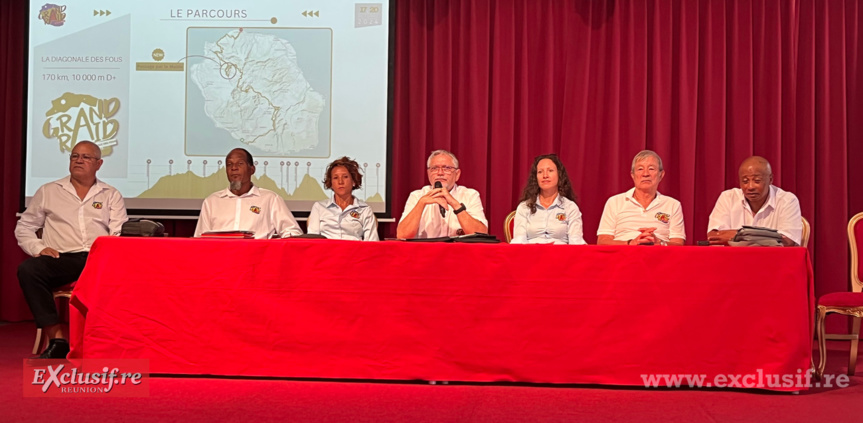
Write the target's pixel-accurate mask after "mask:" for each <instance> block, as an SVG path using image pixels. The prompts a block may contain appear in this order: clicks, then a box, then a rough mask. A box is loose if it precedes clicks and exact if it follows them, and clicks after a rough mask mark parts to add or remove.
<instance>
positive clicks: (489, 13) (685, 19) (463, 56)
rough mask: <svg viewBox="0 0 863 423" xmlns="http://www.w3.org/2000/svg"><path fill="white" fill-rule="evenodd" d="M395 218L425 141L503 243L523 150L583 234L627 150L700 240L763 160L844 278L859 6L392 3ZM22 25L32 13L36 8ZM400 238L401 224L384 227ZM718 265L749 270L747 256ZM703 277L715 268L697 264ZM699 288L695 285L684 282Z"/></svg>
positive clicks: (10, 89) (5, 275)
mask: <svg viewBox="0 0 863 423" xmlns="http://www.w3.org/2000/svg"><path fill="white" fill-rule="evenodd" d="M23 3H24V2H16V1H11V0H0V5H2V7H0V12H2V13H0V34H2V41H0V46H2V47H0V48H2V50H0V87H2V88H0V103H2V105H3V106H2V107H3V108H4V109H3V110H4V112H3V113H2V118H3V126H2V129H0V131H2V132H0V134H2V136H3V151H4V155H3V159H2V160H3V164H4V167H3V169H4V170H3V174H4V176H5V186H6V189H4V190H3V193H2V194H0V201H2V211H3V215H2V225H3V234H4V236H3V239H2V241H0V248H2V253H3V258H2V263H0V264H1V265H2V267H0V271H2V283H0V293H2V298H0V301H2V303H0V319H6V320H18V319H22V318H27V315H28V313H27V310H26V306H24V305H23V302H22V300H21V298H20V293H18V288H17V280H16V278H15V268H16V266H17V264H18V263H19V262H20V261H21V259H22V258H23V254H21V253H20V252H19V250H18V247H17V246H16V244H15V240H14V237H13V235H12V228H13V227H14V223H15V217H14V213H15V212H16V211H17V207H18V196H19V186H20V182H19V180H20V176H19V173H20V166H21V159H20V144H21V142H20V140H21V133H20V131H21V104H22V101H23V100H22V97H21V96H22V86H23V82H22V81H23V72H22V66H21V65H20V62H21V60H22V58H23V48H22V43H23V39H24V28H25V25H24V21H25V20H27V19H29V17H27V16H26V10H25V5H24V4H23ZM396 6H397V7H396V17H395V21H396V31H395V36H396V40H395V44H396V47H395V68H394V93H393V97H394V113H393V119H394V121H393V137H392V141H393V147H392V158H393V166H392V169H391V171H390V178H391V181H392V184H393V189H392V198H390V201H392V203H393V207H392V210H393V216H394V217H396V218H398V217H399V216H400V215H401V212H402V208H403V207H404V202H405V200H406V198H407V195H408V193H409V192H410V191H411V190H413V189H416V188H418V187H420V186H422V185H424V184H426V183H428V181H427V179H426V173H425V170H424V168H425V159H426V158H427V156H428V153H429V152H430V151H431V150H433V149H437V148H445V149H449V150H451V151H453V152H454V153H455V154H456V155H457V156H458V157H459V160H460V162H461V168H462V178H461V181H460V183H462V184H463V185H465V186H469V187H471V188H475V189H477V190H479V192H480V194H481V195H482V199H483V203H484V204H485V207H486V214H487V217H488V218H489V223H490V231H491V232H492V233H493V234H495V235H497V236H498V237H501V238H502V237H503V221H504V217H505V216H506V215H507V213H509V212H510V211H512V210H514V209H515V207H516V205H517V203H518V197H519V195H520V192H521V189H522V187H523V184H524V182H525V181H526V178H527V172H528V170H529V167H530V164H531V162H532V159H533V157H535V156H536V155H539V154H544V153H549V152H556V153H558V154H559V155H560V157H561V159H562V160H563V163H564V164H565V165H566V166H567V170H568V171H569V175H570V177H571V178H572V180H573V186H574V188H575V190H576V193H577V195H578V197H579V205H580V207H581V209H582V212H583V213H584V228H585V239H586V240H587V241H588V242H595V240H596V235H595V234H596V228H597V226H598V223H599V218H600V215H601V213H602V208H603V205H604V204H605V201H606V199H607V198H608V197H609V196H611V195H614V194H617V193H620V192H623V191H625V190H627V189H629V188H630V187H631V186H632V181H631V179H630V177H629V166H630V162H631V159H632V157H633V156H634V155H635V153H637V152H638V151H639V150H641V149H644V148H649V149H653V150H655V151H657V152H658V153H659V154H660V155H661V156H662V158H663V161H664V165H665V169H666V176H665V180H664V181H663V182H662V184H661V185H660V191H661V192H663V193H664V194H667V195H671V196H672V197H675V198H677V199H678V200H680V201H681V202H682V203H683V211H684V216H685V218H686V233H687V242H688V243H694V242H695V241H696V240H700V239H704V238H705V233H706V229H707V228H706V226H707V218H708V215H709V214H710V211H711V210H712V208H713V205H714V203H715V201H716V198H717V197H718V196H719V193H720V192H721V191H722V190H724V189H727V188H730V187H734V186H736V185H737V167H738V165H739V163H740V162H741V161H742V160H743V159H744V158H745V157H747V156H749V155H752V154H758V155H762V156H764V157H766V158H767V159H768V160H770V162H771V163H772V164H773V171H774V175H775V180H774V183H775V184H776V185H778V186H780V187H782V188H783V189H786V190H789V191H792V192H794V193H795V194H797V196H798V197H799V199H800V203H801V206H802V209H803V216H805V217H806V218H807V219H809V221H810V222H811V223H812V228H813V236H812V239H811V241H810V247H809V248H810V249H811V251H812V252H813V264H814V268H815V275H816V276H815V283H816V293H817V294H819V295H821V294H823V293H826V292H832V291H842V290H847V289H848V286H849V282H848V266H849V262H848V253H847V251H848V247H847V241H846V232H845V225H846V224H847V222H848V219H849V218H850V217H851V216H852V215H853V214H855V213H856V212H859V211H863V184H861V182H863V181H861V178H860V176H855V174H854V173H853V172H854V171H853V167H852V163H854V162H855V161H860V160H861V159H863V142H861V141H863V138H862V137H863V63H861V61H863V44H861V38H863V33H861V22H863V1H859V0H846V1H841V0H836V1H818V0H796V1H782V2H776V1H773V0H760V1H718V0H717V1H707V0H705V1H671V0H647V1H643V0H631V1H601V0H580V1H559V0H406V1H399V2H397V5H396ZM31 21H34V20H31ZM384 231H385V234H386V235H388V236H394V235H395V225H388V227H387V228H385V229H384ZM757 265H758V263H741V266H740V268H739V269H722V270H721V271H739V272H745V271H746V267H747V266H757ZM705 271H716V270H714V269H705ZM693 283H697V281H693Z"/></svg>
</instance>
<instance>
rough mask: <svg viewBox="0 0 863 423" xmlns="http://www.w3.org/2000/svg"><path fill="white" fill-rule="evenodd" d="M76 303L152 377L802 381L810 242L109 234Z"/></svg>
mask: <svg viewBox="0 0 863 423" xmlns="http://www.w3.org/2000/svg"><path fill="white" fill-rule="evenodd" d="M73 304H75V306H76V308H77V313H75V312H73V313H72V319H71V334H72V348H73V352H72V356H73V357H83V358H146V359H149V360H150V369H151V371H152V372H153V373H175V374H214V375H249V376H282V377H313V378H359V379H397V380H411V379H421V380H449V381H525V382H551V383H597V384H618V385H639V386H640V385H643V384H644V381H643V379H642V375H644V374H690V373H691V374H703V375H706V377H708V378H713V377H714V376H716V375H720V374H722V375H728V374H731V375H735V374H755V373H757V372H759V371H760V372H761V373H763V374H765V375H770V374H773V375H797V374H799V373H798V371H799V370H802V371H805V370H806V369H808V368H809V363H810V355H811V339H812V335H811V334H812V331H811V327H812V326H811V325H812V316H813V310H814V305H813V304H814V298H813V291H812V274H811V268H810V265H809V258H808V253H807V250H806V249H803V248H718V247H624V246H607V247H606V246H602V247H601V246H545V245H507V244H497V245H479V244H433V243H405V242H377V243H374V242H369V243H361V242H350V241H327V240H320V241H318V240H270V241H266V240H203V239H170V238H166V239H142V238H137V239H136V238H108V237H104V238H100V239H98V240H97V241H96V243H95V245H94V246H93V249H92V251H91V253H90V257H89V260H88V262H87V266H86V268H85V270H84V273H83V274H82V275H81V278H80V279H79V280H78V284H77V285H76V287H75V291H74V298H73ZM708 380H709V379H708ZM777 389H778V390H798V389H800V388H799V387H795V388H793V389H791V388H788V389H783V388H777Z"/></svg>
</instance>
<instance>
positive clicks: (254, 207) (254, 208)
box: [249, 206, 261, 214]
mask: <svg viewBox="0 0 863 423" xmlns="http://www.w3.org/2000/svg"><path fill="white" fill-rule="evenodd" d="M249 210H251V211H252V213H254V214H261V208H260V207H258V206H252V207H249Z"/></svg>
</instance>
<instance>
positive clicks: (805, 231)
mask: <svg viewBox="0 0 863 423" xmlns="http://www.w3.org/2000/svg"><path fill="white" fill-rule="evenodd" d="M801 219H803V236H801V237H800V246H801V247H807V246H809V234H810V233H811V232H812V227H811V226H809V221H808V220H806V218H805V217H802V218H801Z"/></svg>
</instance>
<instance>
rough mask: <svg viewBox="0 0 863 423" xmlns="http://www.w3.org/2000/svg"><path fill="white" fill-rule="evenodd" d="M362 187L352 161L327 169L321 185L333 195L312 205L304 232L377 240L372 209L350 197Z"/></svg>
mask: <svg viewBox="0 0 863 423" xmlns="http://www.w3.org/2000/svg"><path fill="white" fill-rule="evenodd" d="M362 184H363V175H362V174H361V173H360V166H359V165H358V164H357V162H356V161H354V160H351V159H350V158H348V157H342V158H340V159H338V160H336V161H334V162H332V163H330V164H329V166H327V173H326V176H325V177H324V186H325V187H327V189H331V190H333V196H332V197H330V198H329V199H327V200H322V201H318V202H317V203H315V204H314V205H312V211H311V212H310V213H309V221H308V231H307V232H308V233H310V234H320V235H323V236H325V237H327V238H329V239H350V240H356V241H378V221H377V219H375V214H374V212H372V208H371V207H369V205H368V204H366V202H365V201H363V200H360V199H359V198H357V197H355V196H354V195H353V191H354V190H355V189H359V188H360V187H361V186H362Z"/></svg>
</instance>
